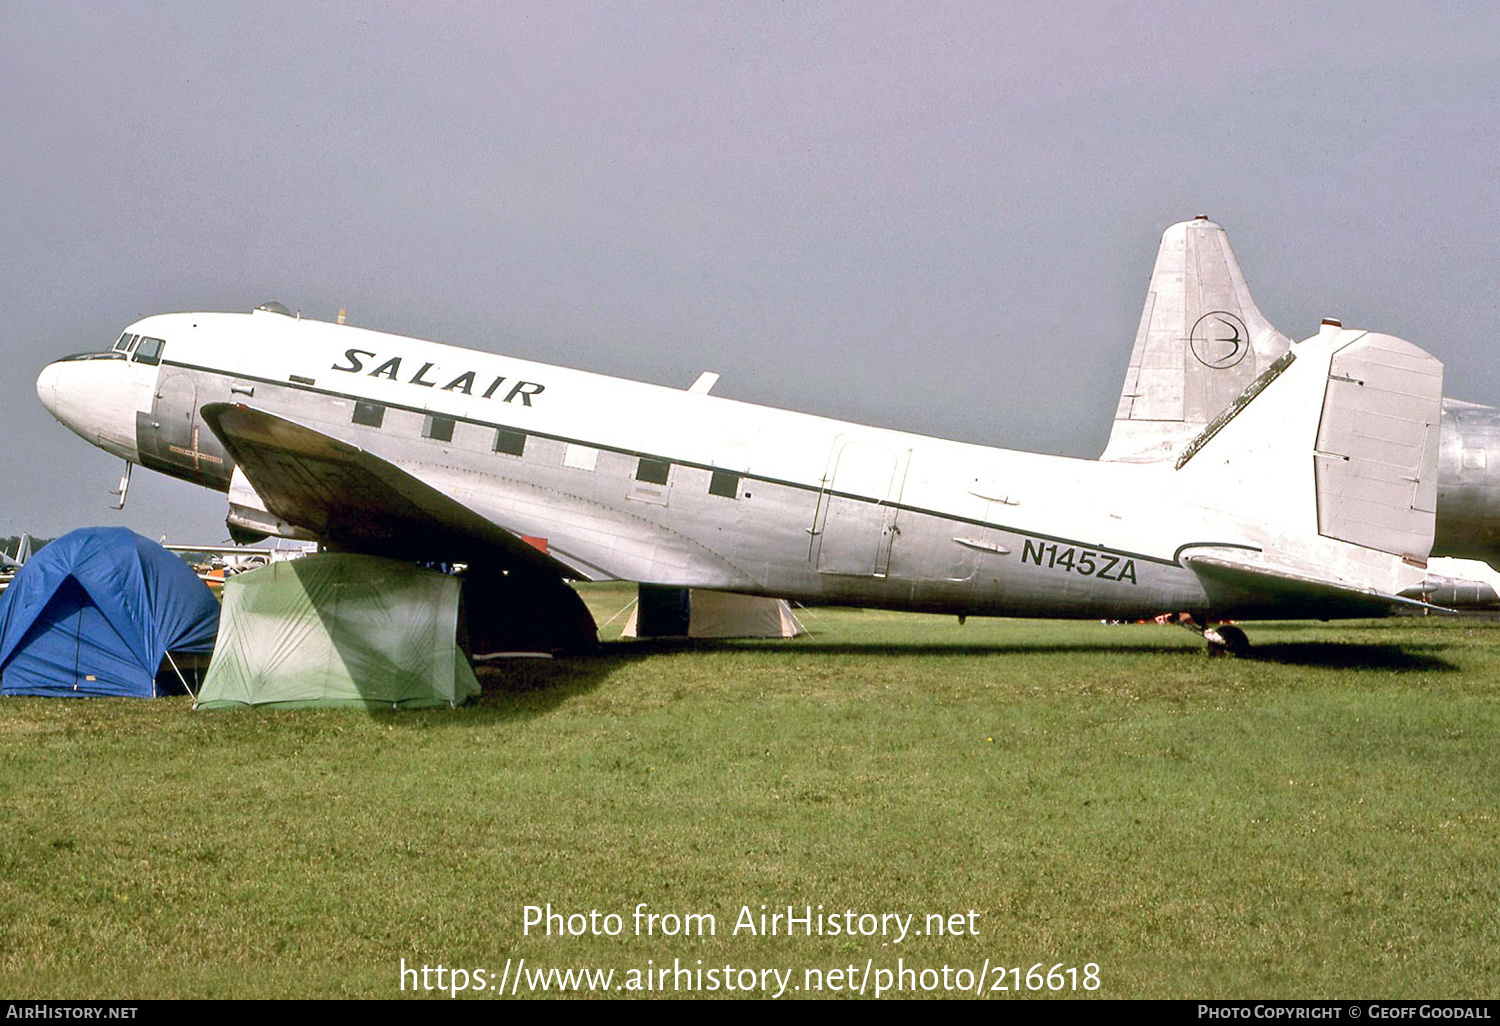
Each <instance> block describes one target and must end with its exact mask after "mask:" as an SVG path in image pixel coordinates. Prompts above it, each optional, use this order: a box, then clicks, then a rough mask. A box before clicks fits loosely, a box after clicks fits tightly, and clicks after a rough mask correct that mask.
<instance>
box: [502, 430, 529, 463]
mask: <svg viewBox="0 0 1500 1026" xmlns="http://www.w3.org/2000/svg"><path fill="white" fill-rule="evenodd" d="M495 451H496V452H503V453H505V455H507V456H524V455H526V432H524V431H512V430H511V429H510V428H498V429H496V431H495Z"/></svg>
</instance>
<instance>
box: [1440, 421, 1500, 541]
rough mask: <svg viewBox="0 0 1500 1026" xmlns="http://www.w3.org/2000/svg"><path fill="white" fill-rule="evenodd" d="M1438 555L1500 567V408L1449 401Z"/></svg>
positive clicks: (1442, 445)
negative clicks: (1478, 561)
mask: <svg viewBox="0 0 1500 1026" xmlns="http://www.w3.org/2000/svg"><path fill="white" fill-rule="evenodd" d="M1438 445H1439V447H1438V501H1437V536H1436V538H1435V540H1434V542H1433V545H1432V554H1433V555H1434V556H1456V557H1459V558H1463V559H1482V560H1484V561H1485V562H1486V563H1489V564H1490V565H1491V566H1493V567H1495V568H1496V569H1500V409H1496V408H1495V407H1493V406H1481V405H1479V404H1477V403H1466V402H1460V401H1458V400H1456V399H1444V400H1443V420H1442V433H1441V436H1440V441H1439V443H1438Z"/></svg>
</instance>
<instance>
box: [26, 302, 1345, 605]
mask: <svg viewBox="0 0 1500 1026" xmlns="http://www.w3.org/2000/svg"><path fill="white" fill-rule="evenodd" d="M132 337H138V340H137V341H134V342H132V341H130V340H131V338H132ZM139 339H146V340H151V343H152V345H151V347H148V348H153V349H154V350H155V351H154V352H152V353H151V354H150V355H149V357H148V359H146V360H144V361H143V360H142V359H140V358H139V356H140V353H139V352H138V350H139V349H140V347H141V346H142V345H144V343H142V342H140V341H139ZM122 342H126V343H127V344H126V345H125V346H124V347H123V348H124V349H125V350H126V351H125V352H119V353H114V354H110V355H103V354H89V355H86V356H83V357H75V358H70V359H68V360H63V361H59V362H57V363H54V364H51V365H49V366H48V368H47V369H46V370H44V371H43V373H42V375H41V377H40V378H39V379H38V393H39V394H40V396H41V398H42V400H43V402H44V403H46V405H47V406H48V408H49V409H50V410H51V411H52V412H53V413H54V415H55V416H57V417H58V419H59V420H61V421H62V422H63V423H64V424H66V425H67V426H68V427H69V428H71V429H72V430H73V431H75V432H76V433H78V434H79V435H81V436H82V437H84V438H86V439H87V440H88V441H90V442H91V443H93V444H95V445H98V446H100V447H101V448H103V449H105V450H107V451H110V452H113V453H115V454H116V455H119V456H121V457H123V458H125V459H127V460H130V461H132V462H137V463H140V464H142V465H143V466H146V467H148V468H149V469H152V470H157V471H161V472H163V473H166V474H170V475H172V476H175V477H179V478H182V479H183V480H187V481H190V482H193V483H195V484H198V485H202V486H205V487H210V488H215V489H218V490H221V491H228V490H230V488H231V484H232V483H233V481H234V478H235V465H234V461H233V459H232V458H231V457H230V454H229V453H228V452H227V451H226V449H225V447H224V446H223V445H222V444H221V443H220V440H219V439H218V438H217V437H216V436H215V435H214V433H213V431H212V430H210V429H209V427H208V426H207V425H206V424H205V423H204V420H203V416H202V412H201V411H202V409H203V407H204V406H206V405H208V404H211V403H239V404H245V405H248V406H253V407H254V408H255V409H257V410H261V411H265V412H267V413H271V414H275V415H278V416H280V417H284V418H287V419H289V420H293V421H295V422H297V423H298V424H301V425H305V426H306V427H308V428H311V429H313V430H315V431H318V432H321V433H323V434H325V435H327V436H330V437H332V438H335V439H338V440H340V441H342V442H344V443H347V444H348V445H350V446H355V447H358V448H359V449H361V450H364V451H366V452H368V453H371V454H374V455H377V456H379V457H380V458H381V459H383V460H386V461H388V462H389V463H391V464H393V465H395V466H397V467H399V468H401V469H402V470H403V471H405V472H407V473H409V474H411V475H413V476H414V477H417V478H419V479H420V480H422V481H423V482H425V483H426V484H428V485H431V486H433V487H434V488H436V489H438V490H439V491H441V492H443V493H445V494H446V495H448V496H451V497H452V498H454V499H456V500H458V501H459V502H461V503H463V504H464V505H465V506H467V507H469V508H470V509H472V510H474V511H475V512H477V513H479V514H480V515H482V516H483V517H485V518H487V519H488V520H490V521H491V522H493V523H494V524H497V525H500V526H501V527H503V528H504V529H505V530H506V531H508V532H512V533H514V534H516V535H519V536H529V537H535V538H540V539H546V545H547V547H548V552H549V553H550V554H551V555H552V556H553V557H555V558H556V559H557V560H559V561H560V562H561V563H563V564H565V565H566V566H568V567H569V568H571V569H572V571H573V573H574V574H575V575H576V576H577V577H579V578H584V579H592V580H604V579H623V580H632V581H640V582H645V583H654V584H668V585H677V586H690V587H706V588H720V589H724V590H730V591H739V592H744V593H749V594H760V595H769V596H779V597H785V598H792V599H798V600H801V601H804V602H825V603H826V602H832V603H844V604H851V605H861V606H871V607H887V608H896V609H910V610H923V611H933V612H947V613H959V614H971V615H1036V616H1065V617H1111V618H1139V617H1147V616H1151V615H1155V614H1157V613H1161V612H1165V611H1176V610H1197V609H1202V610H1205V611H1212V612H1213V614H1214V615H1235V616H1242V617H1251V616H1257V615H1266V616H1294V615H1318V616H1329V615H1339V612H1340V610H1338V609H1337V608H1330V607H1329V606H1328V605H1327V604H1326V603H1308V604H1307V606H1306V608H1305V609H1303V608H1300V607H1298V606H1296V605H1295V604H1293V605H1288V603H1287V602H1286V601H1285V599H1284V597H1276V596H1270V595H1264V594H1257V593H1254V592H1246V593H1244V594H1238V595H1233V596H1229V597H1226V596H1225V595H1224V594H1223V593H1219V594H1217V595H1215V596H1212V597H1211V596H1210V595H1209V593H1208V592H1207V591H1205V587H1204V585H1203V583H1201V581H1200V578H1199V577H1198V575H1196V574H1195V573H1194V572H1192V571H1191V570H1189V569H1188V568H1187V567H1186V566H1185V565H1183V564H1182V563H1181V562H1180V557H1181V556H1182V553H1183V551H1184V550H1185V549H1188V548H1193V547H1201V546H1223V547H1228V548H1231V549H1239V550H1247V551H1259V549H1260V548H1261V547H1262V546H1263V545H1265V544H1268V543H1269V542H1271V541H1272V540H1274V539H1271V538H1270V537H1269V536H1268V534H1267V532H1269V531H1271V528H1269V527H1267V526H1265V525H1264V524H1263V523H1261V522H1260V521H1259V520H1258V519H1257V518H1256V517H1255V516H1254V515H1253V513H1251V512H1246V513H1244V514H1243V515H1241V514H1238V513H1236V511H1234V510H1224V509H1217V508H1213V504H1212V503H1206V502H1204V501H1202V500H1201V499H1193V498H1191V497H1187V498H1186V499H1185V498H1184V496H1183V495H1181V494H1179V490H1180V485H1179V481H1178V479H1177V478H1176V477H1174V475H1173V470H1172V467H1171V466H1170V465H1169V464H1155V465H1130V464H1119V463H1102V462H1099V461H1094V460H1081V459H1071V458H1064V457H1057V456H1045V455H1038V454H1032V453H1023V452H1016V451H1011V450H1005V449H997V448H990V447H986V446H979V445H972V444H967V443H961V442H953V441H946V440H942V439H936V438H930V437H926V436H921V435H915V434H910V433H905V432H900V431H893V430H886V429H882V428H874V427H865V426H861V425H857V424H851V423H845V422H841V421H836V420H831V419H828V418H823V417H818V416H812V415H807V414H799V413H792V412H787V411H782V410H776V409H771V408H767V407H762V406H756V405H753V404H750V403H744V402H738V401H734V400H729V399H723V398H718V397H715V396H711V395H706V394H699V393H694V392H688V391H682V390H677V389H672V388H666V387H662V386H657V385H650V384H644V383H640V382H635V381H629V380H623V379H618V378H611V377H606V376H603V375H597V374H590V373H586V372H581V371H576V370H569V369H566V368H562V367H555V366H549V365H545V364H539V363H534V362H530V361H524V360H519V359H514V358H510V357H506V356H501V355H495V354H491V353H486V352H480V351H476V350H472V349H464V348H460V347H456V346H448V345H442V344H438V343H434V342H427V341H422V340H419V339H412V338H405V337H401V336H396V335H389V334H384V333H380V332H375V331H370V330H367V329H362V328H355V327H351V326H343V325H336V324H330V323H326V322H320V321H313V320H304V319H301V318H293V317H288V316H284V315H281V314H278V313H272V312H267V311H256V312H255V313H252V314H226V313H196V314H167V315H159V316H154V317H148V318H145V319H143V320H141V321H139V322H137V323H135V324H133V325H131V326H130V328H129V329H127V331H126V335H125V336H124V337H123V338H122ZM152 361H155V362H152ZM311 486H312V485H310V487H311ZM408 541H410V539H408ZM430 555H431V557H432V558H441V559H451V560H464V559H465V553H464V552H462V551H449V552H433V553H431V554H430ZM1369 612H1370V610H1369V609H1368V608H1360V609H1358V610H1350V614H1351V615H1353V614H1355V613H1358V614H1360V615H1363V614H1368V613H1369Z"/></svg>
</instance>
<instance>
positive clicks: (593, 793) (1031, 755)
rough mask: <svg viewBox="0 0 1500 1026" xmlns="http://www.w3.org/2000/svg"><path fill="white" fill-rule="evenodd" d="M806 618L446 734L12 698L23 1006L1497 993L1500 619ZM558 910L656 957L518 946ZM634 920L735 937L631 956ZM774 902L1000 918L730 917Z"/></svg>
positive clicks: (9, 763) (431, 716)
mask: <svg viewBox="0 0 1500 1026" xmlns="http://www.w3.org/2000/svg"><path fill="white" fill-rule="evenodd" d="M587 597H588V599H589V601H590V603H591V605H593V606H594V608H595V609H596V611H597V612H598V614H599V615H598V619H599V620H600V621H601V622H602V621H603V620H605V619H607V618H608V617H609V616H610V615H611V614H613V613H614V612H616V611H617V610H618V609H619V608H620V607H621V606H623V605H625V603H626V602H627V601H628V598H629V594H628V592H626V591H623V590H621V589H618V588H593V589H589V590H588V592H587ZM804 622H806V623H807V625H808V626H809V627H810V628H812V632H813V633H812V635H811V636H810V637H804V638H800V639H797V640H796V641H792V642H778V643H749V642H745V643H724V644H716V645H707V644H704V645H697V644H679V645H671V644H664V643H654V644H633V643H629V642H618V643H610V644H607V645H606V646H605V647H604V650H603V651H602V653H601V654H599V655H596V656H591V657H588V658H578V659H565V660H557V661H554V662H541V661H537V662H527V663H521V664H508V665H505V666H500V667H487V668H484V669H482V670H481V672H480V679H481V682H482V683H483V685H484V688H485V694H484V696H483V698H482V699H481V700H480V701H479V702H478V703H477V705H471V706H469V707H466V708H462V709H459V710H454V711H449V710H440V711H429V712H411V713H391V714H384V713H382V714H374V715H371V714H365V713H356V712H348V711H336V712H335V711H329V712H305V711H304V712H295V713H270V712H264V711H261V712H219V713H193V712H190V710H189V702H188V700H187V699H185V698H181V699H160V700H156V701H127V700H95V701H77V702H74V701H64V700H43V699H8V700H5V701H4V702H0V739H3V740H0V796H3V798H0V802H3V809H4V817H3V824H4V826H3V835H0V992H3V993H5V994H6V995H11V996H27V997H43V996H57V997H65V996H66V997H78V996H98V997H104V996H116V997H124V996H132V997H166V996H212V997H220V996H245V997H249V996H255V997H262V996H265V997H319V996H369V997H394V996H400V995H401V993H402V991H401V990H400V986H401V980H400V977H399V972H398V969H399V965H400V961H401V959H403V958H404V959H405V961H406V964H407V966H408V967H412V966H414V965H415V966H420V965H422V964H427V965H429V966H432V967H435V966H436V965H437V964H438V963H442V964H443V965H444V966H445V967H454V966H460V967H464V968H466V969H476V968H478V969H484V970H485V971H486V973H493V974H494V975H495V976H496V977H498V976H499V974H500V973H501V970H502V969H503V968H504V967H505V965H506V961H507V959H511V960H519V959H520V958H522V957H525V958H526V959H527V962H528V968H536V969H545V968H551V967H555V968H572V967H579V968H582V967H598V968H613V969H615V970H616V976H615V978H614V984H615V986H616V987H619V986H621V985H622V984H623V983H624V982H625V979H626V978H625V974H626V973H627V972H628V971H629V970H631V969H637V970H639V969H645V968H647V967H648V960H649V961H650V967H651V968H660V967H661V966H662V965H663V964H664V963H665V964H666V965H668V966H669V967H670V966H671V965H672V963H673V959H674V958H675V959H677V960H679V961H680V963H681V964H683V965H685V966H690V967H692V968H694V969H696V968H698V965H697V960H699V959H702V960H703V962H702V967H703V968H705V969H706V968H709V967H713V966H718V967H722V966H724V965H726V964H727V965H730V966H732V967H734V969H736V970H738V969H740V968H741V967H749V968H755V969H760V968H765V967H778V968H780V969H782V970H783V971H786V970H791V971H793V976H792V977H791V985H792V986H793V987H795V986H797V985H801V984H803V983H804V981H805V979H806V977H805V976H804V971H805V970H806V969H809V968H812V969H822V970H827V969H830V968H834V967H839V966H848V965H849V964H851V963H852V964H854V965H855V968H856V970H857V973H856V975H858V973H860V972H863V971H864V969H865V967H866V965H867V964H869V965H872V966H873V967H874V968H875V969H877V970H878V969H881V968H886V969H895V968H896V966H897V959H898V958H899V959H904V965H905V966H906V967H908V968H916V969H919V970H920V969H923V968H926V969H935V970H939V971H940V970H941V968H942V966H943V965H944V964H947V965H949V966H950V967H952V968H958V967H965V968H967V969H968V971H969V972H970V973H971V976H972V974H973V973H974V972H976V971H978V970H980V969H981V967H982V965H983V963H984V962H985V960H986V959H988V960H989V962H990V965H991V966H992V967H995V966H1002V967H1012V966H1019V967H1020V975H1021V977H1022V983H1023V993H1026V991H1025V990H1024V975H1025V973H1026V972H1027V970H1028V969H1029V968H1030V967H1031V966H1033V965H1034V964H1036V963H1042V966H1043V970H1042V971H1043V972H1045V971H1046V970H1047V969H1048V968H1050V967H1052V966H1053V965H1055V964H1059V963H1060V964H1062V966H1063V967H1064V968H1065V969H1066V968H1067V967H1075V966H1076V967H1078V970H1079V973H1080V974H1081V973H1082V972H1083V967H1084V966H1085V964H1087V963H1094V964H1096V965H1097V966H1098V967H1099V974H1098V980H1099V984H1100V985H1099V988H1098V990H1097V991H1095V992H1094V993H1096V994H1098V995H1099V996H1105V997H1203V996H1216V997H1233V996H1258V997H1269V996H1293V997H1321V996H1329V997H1395V996H1422V997H1495V996H1496V995H1497V993H1500V985H1497V982H1496V981H1497V979H1500V972H1497V970H1500V819H1497V816H1500V810H1497V800H1496V790H1497V783H1500V744H1497V743H1496V739H1497V737H1500V703H1497V698H1500V625H1497V624H1494V623H1490V622H1475V621H1467V620H1456V619H1393V620H1385V621H1362V622H1357V623H1353V624H1266V625H1250V627H1249V628H1248V632H1249V634H1250V637H1251V640H1252V643H1253V644H1254V645H1255V657H1254V658H1252V659H1248V660H1229V659H1214V660H1210V659H1208V658H1206V657H1205V655H1204V654H1203V652H1202V650H1201V642H1200V641H1198V639H1196V638H1194V637H1193V636H1191V635H1190V634H1188V632H1186V631H1182V630H1180V629H1175V628H1166V627H1154V626H1113V627H1112V626H1105V625H1101V624H1097V623H1039V622H1033V621H981V620H971V621H969V623H968V624H967V625H965V626H960V625H958V624H957V623H956V622H955V621H954V620H953V619H951V618H938V617H926V616H914V615H900V614H888V613H877V612H859V611H852V610H817V611H813V612H812V613H809V614H805V615H804ZM618 624H619V621H616V622H615V624H614V625H612V626H611V627H610V628H608V629H607V630H606V632H605V634H606V637H608V636H611V635H613V634H617V633H618ZM548 902H550V903H551V905H552V906H553V908H554V909H555V910H560V911H563V912H588V911H589V910H590V909H598V910H600V912H601V913H607V912H614V913H619V914H620V915H621V916H622V917H624V918H623V923H624V932H623V934H622V935H621V936H618V937H593V936H583V937H561V938H560V937H556V936H554V937H551V938H548V937H544V936H536V935H534V934H533V935H532V936H523V935H522V907H523V906H524V905H528V904H534V905H545V904H546V903H548ZM640 902H646V903H648V904H649V906H650V908H649V911H652V912H657V913H669V912H675V913H679V914H682V913H689V912H694V913H712V914H714V916H715V917H716V921H717V932H716V934H715V935H714V936H712V937H690V938H689V937H675V938H672V937H661V936H653V937H644V936H635V935H634V930H633V926H632V920H631V916H630V913H631V911H632V910H633V909H634V908H635V907H636V905H637V904H638V903H640ZM761 904H765V905H767V906H769V910H776V909H777V908H778V907H779V908H780V909H781V910H783V911H784V909H785V906H787V905H793V906H796V907H797V908H798V909H799V911H800V910H801V909H802V907H803V906H806V905H813V906H814V907H815V908H816V906H817V905H819V904H822V905H823V906H824V911H825V912H833V911H838V912H840V913H842V912H843V911H844V910H845V909H852V910H854V911H855V912H856V913H866V912H869V913H877V914H878V913H887V912H900V913H916V914H917V915H916V919H915V920H914V921H913V925H914V927H915V928H916V929H921V928H922V925H923V924H924V922H925V920H924V917H925V916H926V915H927V914H929V913H954V912H963V913H967V912H968V911H969V910H971V909H972V910H975V911H976V912H977V913H978V914H977V916H976V917H975V918H974V919H973V922H974V924H975V925H977V930H978V935H977V936H970V935H967V933H965V934H964V935H954V936H941V937H939V936H930V935H928V936H908V937H907V938H906V939H905V940H904V941H901V942H899V943H898V942H895V941H894V939H893V938H891V937H885V938H881V937H879V936H875V937H862V936H859V937H853V938H850V937H846V936H839V937H830V936H823V937H818V936H812V937H806V936H801V935H799V936H794V937H790V938H789V937H785V936H778V937H761V936H750V935H747V934H746V933H745V932H744V931H741V932H740V933H739V934H738V935H735V934H734V933H732V930H733V927H734V924H735V921H736V918H737V915H738V913H739V911H740V908H741V906H746V905H748V906H749V907H750V908H751V910H752V911H753V912H754V913H756V914H758V913H759V911H760V905H761ZM966 922H967V920H966ZM993 971H994V970H993V968H992V969H991V977H990V981H989V982H993ZM431 981H432V978H431V977H429V982H431ZM989 982H986V984H985V985H984V986H985V987H986V994H987V996H1000V995H999V994H993V995H991V994H989V993H988V990H987V988H988V986H989ZM414 985H415V983H414V981H413V980H411V979H410V978H409V979H408V988H409V989H408V991H407V993H410V988H411V987H412V986H414ZM1006 985H1007V986H1011V985H1013V980H1012V978H1011V977H1009V976H1007V977H1006ZM871 986H873V984H872V985H871ZM772 989H773V990H774V989H775V985H774V984H773V985H772ZM525 992H526V988H525V987H522V988H521V990H520V993H522V994H524V993H525ZM1065 992H1066V991H1065ZM1080 992H1081V991H1080ZM719 993H723V992H722V991H720V992H719ZM792 996H798V995H796V994H795V993H793V994H792ZM801 996H806V995H805V992H803V993H802V995H801Z"/></svg>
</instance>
